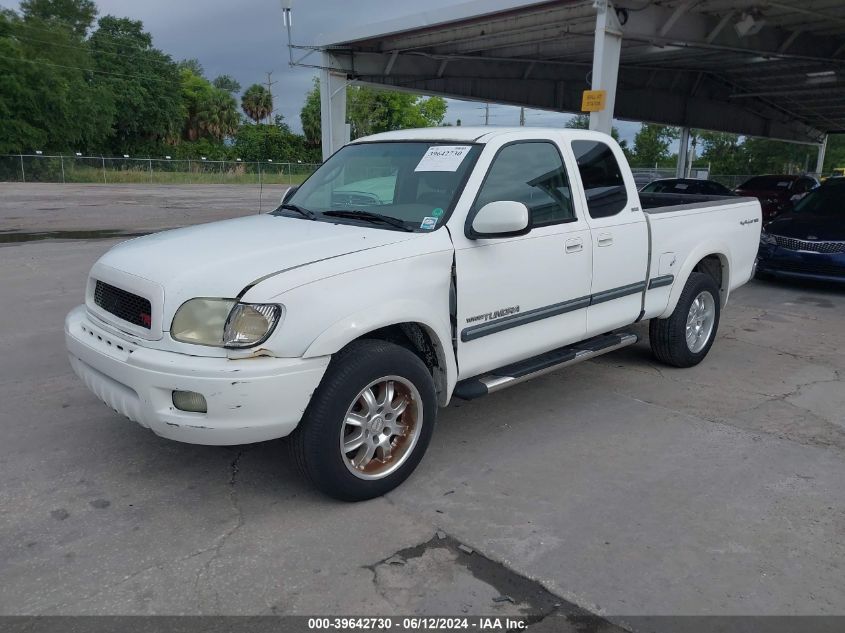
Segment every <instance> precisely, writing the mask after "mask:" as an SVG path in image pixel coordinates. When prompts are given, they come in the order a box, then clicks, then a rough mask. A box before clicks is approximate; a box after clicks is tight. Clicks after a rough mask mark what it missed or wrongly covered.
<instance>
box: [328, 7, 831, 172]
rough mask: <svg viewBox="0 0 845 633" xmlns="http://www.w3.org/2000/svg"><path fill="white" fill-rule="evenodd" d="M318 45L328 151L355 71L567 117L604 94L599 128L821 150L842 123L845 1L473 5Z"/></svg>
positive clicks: (595, 123)
mask: <svg viewBox="0 0 845 633" xmlns="http://www.w3.org/2000/svg"><path fill="white" fill-rule="evenodd" d="M319 48H320V50H322V51H323V61H322V64H321V67H322V69H323V75H322V82H323V91H322V95H323V121H324V134H325V136H324V149H327V150H329V151H330V150H332V149H335V148H337V147H339V146H340V144H342V141H343V129H342V127H341V124H342V123H343V117H344V114H343V113H344V110H345V103H342V102H344V100H345V91H344V90H341V89H340V88H341V87H342V86H345V85H346V83H347V82H348V81H350V80H351V81H358V82H365V83H369V84H376V85H383V86H390V87H391V88H397V89H404V90H411V91H414V92H420V93H425V94H433V95H442V96H445V97H453V98H458V99H468V100H478V101H491V102H498V103H504V104H513V105H517V106H526V107H532V108H540V109H548V110H554V111H563V112H578V111H580V109H581V97H582V92H583V91H584V90H585V89H589V88H591V87H592V88H593V89H605V90H607V92H608V106H607V107H608V110H609V111H608V112H606V113H605V117H604V118H605V120H604V121H601V120H600V119H601V116H600V115H599V116H597V115H593V117H592V119H593V120H592V121H591V127H594V129H605V128H608V129H609V121H610V119H611V117H616V118H619V119H629V120H633V121H646V122H653V123H660V124H666V125H675V126H679V127H682V128H689V127H695V128H701V129H708V130H716V131H724V132H733V133H738V134H744V135H751V136H762V137H770V138H775V139H782V140H788V141H796V142H804V143H817V144H822V146H821V147H822V148H823V143H824V142H825V139H826V135H827V134H828V133H835V132H843V131H845V68H843V66H845V1H843V0H777V1H776V0H734V1H728V0H654V1H647V0H617V1H616V2H610V1H609V0H555V1H548V0H546V1H543V2H537V1H534V2H519V1H515V0H511V1H510V2H508V1H507V0H480V1H479V0H476V1H474V2H468V3H465V4H461V5H457V6H453V7H451V8H450V9H447V10H439V11H437V12H434V11H431V12H429V13H424V14H420V15H417V16H411V17H408V18H407V19H404V20H401V21H393V22H391V23H385V24H382V25H371V26H369V27H367V28H366V29H364V30H361V31H359V32H357V33H355V32H347V33H345V34H344V35H342V36H339V37H335V38H331V40H330V41H329V42H327V43H325V44H323V45H321V46H320V47H319ZM614 95H615V103H614V98H613V97H614ZM332 114H333V115H334V116H332ZM326 122H328V126H326ZM326 127H329V128H330V129H329V130H326ZM327 145H328V147H327ZM820 155H821V152H820Z"/></svg>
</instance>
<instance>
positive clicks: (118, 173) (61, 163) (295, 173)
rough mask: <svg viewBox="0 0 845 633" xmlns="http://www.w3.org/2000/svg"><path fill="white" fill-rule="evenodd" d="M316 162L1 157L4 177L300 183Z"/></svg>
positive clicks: (18, 179) (1, 176)
mask: <svg viewBox="0 0 845 633" xmlns="http://www.w3.org/2000/svg"><path fill="white" fill-rule="evenodd" d="M317 167H318V164H315V163H299V162H297V163H285V162H276V161H273V160H267V161H263V162H247V161H240V160H201V159H185V160H182V159H179V160H176V159H174V160H171V159H167V158H114V157H107V156H47V155H43V154H14V155H7V156H0V181H3V182H58V183H105V184H117V183H151V184H178V185H192V184H206V185H212V184H250V185H260V184H265V185H296V184H299V183H301V182H302V181H303V180H305V178H306V177H308V176H309V175H310V174H311V172H313V171H314V170H315V169H316V168H317Z"/></svg>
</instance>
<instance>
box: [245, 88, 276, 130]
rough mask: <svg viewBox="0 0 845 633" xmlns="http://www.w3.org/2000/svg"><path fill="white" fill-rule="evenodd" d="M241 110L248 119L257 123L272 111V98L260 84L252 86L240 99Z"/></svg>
mask: <svg viewBox="0 0 845 633" xmlns="http://www.w3.org/2000/svg"><path fill="white" fill-rule="evenodd" d="M241 108H242V109H243V111H244V113H245V114H246V115H247V116H248V117H249V118H250V119H252V120H253V121H255V122H256V123H259V122H261V121H262V120H264V119H266V118H267V117H268V116H270V113H271V112H272V111H273V97H272V95H270V91H269V90H267V88H265V87H264V86H262V85H261V84H252V85H251V86H250V87H249V88H247V89H246V92H244V95H243V97H241Z"/></svg>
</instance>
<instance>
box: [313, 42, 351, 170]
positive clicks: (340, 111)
mask: <svg viewBox="0 0 845 633" xmlns="http://www.w3.org/2000/svg"><path fill="white" fill-rule="evenodd" d="M331 64H332V59H331V55H329V54H328V53H325V52H324V53H323V61H322V66H323V68H322V70H320V122H321V126H320V127H321V132H322V142H323V160H326V159H327V158H328V157H329V156H331V155H332V154H334V153H335V152H336V151H337V150H339V149H340V148H341V147H343V145H345V142H346V83H347V81H346V75H345V74H342V73H338V72H335V71H333V70H330V68H331Z"/></svg>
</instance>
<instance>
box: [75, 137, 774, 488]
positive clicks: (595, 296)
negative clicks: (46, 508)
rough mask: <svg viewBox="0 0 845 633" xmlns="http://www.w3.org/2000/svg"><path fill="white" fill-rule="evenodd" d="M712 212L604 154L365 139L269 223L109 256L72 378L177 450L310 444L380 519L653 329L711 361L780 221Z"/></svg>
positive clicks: (226, 224)
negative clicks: (441, 467) (529, 404)
mask: <svg viewBox="0 0 845 633" xmlns="http://www.w3.org/2000/svg"><path fill="white" fill-rule="evenodd" d="M675 198H677V196H676V197H675ZM696 199H697V200H698V202H695V203H689V204H681V205H677V206H669V207H659V208H651V209H644V208H643V206H644V203H643V202H642V201H641V199H640V197H639V195H638V193H637V189H636V187H635V185H634V179H633V177H632V175H631V171H630V169H629V168H628V165H627V163H626V162H625V157H624V155H623V153H622V151H621V150H620V148H619V146H618V145H617V144H616V143H615V142H614V141H613V140H612V139H611V138H610V137H608V136H605V135H602V134H598V133H594V132H589V131H583V130H558V129H537V128H515V129H490V128H477V129H473V128H467V127H449V128H432V129H422V130H406V131H400V132H390V133H385V134H378V135H375V136H370V137H367V138H362V139H359V140H357V141H355V142H354V143H351V144H349V145H347V146H346V147H344V148H343V149H341V150H340V151H339V152H337V153H336V154H335V155H334V156H332V157H331V158H330V159H329V160H328V161H326V163H325V164H324V165H322V166H321V167H320V168H319V169H318V170H317V171H316V172H315V173H314V174H313V175H312V176H311V177H310V178H309V179H308V180H307V181H306V182H305V183H304V184H303V185H302V186H301V187H299V188H298V190H297V191H295V192H293V193H292V195H290V196H288V197H287V199H286V201H285V203H284V204H282V206H280V207H279V208H278V209H276V210H275V211H274V212H272V213H270V214H265V215H258V216H252V217H244V218H239V219H234V220H227V221H223V222H214V223H211V224H205V225H200V226H193V227H190V228H183V229H177V230H172V231H166V232H163V233H159V234H156V235H150V236H147V237H141V238H137V239H133V240H130V241H128V242H124V243H122V244H120V245H118V246H116V247H114V248H113V249H111V250H110V251H109V252H108V253H106V254H105V255H104V256H103V257H101V258H100V260H99V261H98V262H97V263H96V264H95V265H94V266H93V268H92V269H91V273H90V277H89V280H88V289H87V294H86V297H85V305H83V306H79V307H78V308H76V309H75V310H73V311H72V312H71V313H70V314H69V315H68V316H67V320H66V325H65V332H66V340H67V347H68V350H69V352H70V361H71V364H72V365H73V369H74V370H75V371H76V373H77V374H78V375H79V376H80V377H81V378H82V380H83V381H84V382H85V384H87V385H88V387H89V388H90V389H91V391H93V392H94V393H95V394H96V395H97V396H98V397H99V398H100V399H101V400H103V401H104V402H105V403H106V404H107V405H108V406H110V407H111V408H113V409H114V410H115V411H117V412H118V413H120V414H122V415H124V416H126V417H128V418H129V419H130V420H134V421H135V422H138V423H139V424H141V425H143V426H145V427H148V428H149V429H151V430H152V431H153V432H154V433H157V434H158V435H161V436H163V437H166V438H170V439H174V440H179V441H182V442H191V443H196V444H245V443H249V442H260V441H263V440H270V439H273V438H278V437H283V436H288V435H290V436H291V438H290V441H289V445H290V447H291V449H292V454H293V456H294V458H295V459H296V461H297V462H298V463H299V465H300V466H301V468H302V470H303V471H304V472H305V473H306V475H307V476H308V477H309V478H310V479H311V480H312V481H313V483H314V484H315V485H316V486H318V487H319V488H320V489H321V490H323V491H325V492H326V493H328V494H330V495H333V496H335V497H337V498H340V499H347V500H359V499H366V498H371V497H374V496H377V495H381V494H383V493H385V492H387V491H388V490H390V489H392V488H394V487H395V486H397V485H398V484H399V483H401V482H402V481H403V480H404V479H405V478H406V477H408V475H409V474H410V473H411V472H412V471H413V470H414V468H415V467H416V466H417V464H418V463H419V461H420V459H421V458H422V456H423V453H424V452H425V450H426V447H427V446H428V443H429V440H430V439H431V435H432V432H433V430H434V423H435V419H436V416H437V409H438V407H445V406H446V405H448V404H449V401H450V400H451V399H452V397H455V396H457V397H460V398H475V397H478V396H482V395H484V394H487V393H490V392H493V391H498V390H500V389H502V388H504V387H508V386H511V385H514V384H516V383H519V382H522V381H524V380H527V379H529V378H532V377H534V376H537V375H540V374H543V373H546V372H548V371H551V370H554V369H557V368H559V367H563V366H566V365H569V364H572V363H576V362H579V361H583V360H586V359H589V358H593V357H595V356H596V355H599V354H604V353H606V352H610V351H612V350H615V349H618V348H620V347H623V346H626V345H631V344H633V343H634V342H636V340H637V337H636V335H634V334H631V333H630V332H629V331H628V330H627V329H626V328H628V327H629V326H630V325H631V324H633V323H636V322H638V321H641V320H643V319H650V320H651V323H650V329H649V337H650V340H651V346H652V349H653V351H654V353H655V355H656V356H657V358H658V359H660V360H661V361H663V362H665V363H668V364H670V365H675V366H677V367H689V366H691V365H695V364H696V363H698V362H700V361H701V360H702V359H703V358H704V357H705V356H706V354H707V352H708V350H709V349H710V346H711V345H712V344H713V341H714V338H715V336H716V330H717V328H718V325H719V314H720V310H721V309H722V308H724V306H725V304H726V302H727V300H728V296H729V294H730V293H731V291H733V290H734V289H736V288H737V287H739V286H741V285H742V284H744V283H745V282H746V281H748V279H749V278H750V277H751V275H752V269H753V267H754V261H755V255H756V252H757V247H758V243H759V238H760V205H759V203H758V202H757V200H755V199H747V198H733V199H718V200H713V201H710V200H704V201H703V202H702V201H701V196H698V197H696ZM644 201H645V202H646V203H650V204H658V203H659V200H658V202H655V201H654V200H651V199H647V198H646V197H645V196H644Z"/></svg>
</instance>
